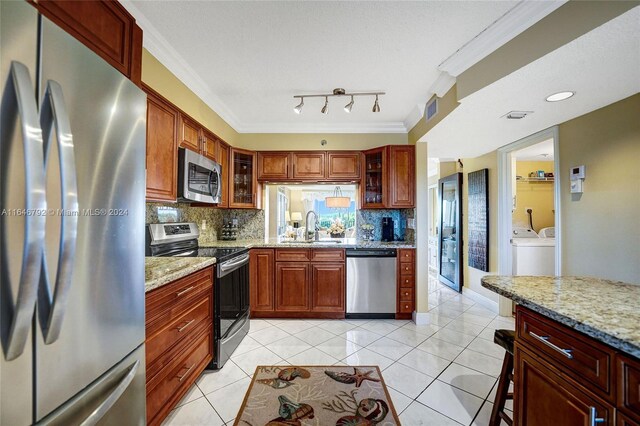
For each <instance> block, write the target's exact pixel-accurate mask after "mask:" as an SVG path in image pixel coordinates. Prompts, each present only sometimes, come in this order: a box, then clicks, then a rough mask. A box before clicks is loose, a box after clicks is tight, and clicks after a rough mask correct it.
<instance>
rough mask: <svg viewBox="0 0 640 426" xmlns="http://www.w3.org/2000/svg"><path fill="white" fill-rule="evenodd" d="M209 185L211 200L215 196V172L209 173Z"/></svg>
mask: <svg viewBox="0 0 640 426" xmlns="http://www.w3.org/2000/svg"><path fill="white" fill-rule="evenodd" d="M207 185H208V187H209V194H211V198H214V197H215V195H213V171H210V172H209V182H208V184H207Z"/></svg>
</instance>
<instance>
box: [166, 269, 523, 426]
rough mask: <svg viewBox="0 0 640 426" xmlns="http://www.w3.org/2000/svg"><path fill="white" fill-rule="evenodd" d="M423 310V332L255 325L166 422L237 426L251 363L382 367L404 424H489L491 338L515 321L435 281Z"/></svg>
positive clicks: (350, 323)
mask: <svg viewBox="0 0 640 426" xmlns="http://www.w3.org/2000/svg"><path fill="white" fill-rule="evenodd" d="M429 307H430V310H429V314H428V317H429V324H427V325H416V324H414V323H413V322H411V321H396V320H329V321H326V320H251V332H250V333H249V335H248V336H247V337H246V338H245V339H244V341H243V342H242V344H241V345H240V347H238V349H237V350H236V351H235V353H234V354H233V356H232V357H231V360H230V361H229V362H228V363H227V364H226V365H225V367H224V368H223V369H221V370H219V371H215V372H213V371H205V372H204V373H203V374H202V376H201V377H200V378H199V379H198V381H197V383H196V384H195V385H194V386H193V387H192V389H191V390H190V391H189V393H188V394H187V395H186V396H185V397H184V398H183V400H182V401H181V402H180V403H179V405H178V407H177V408H176V409H174V410H173V411H172V412H171V414H170V415H169V417H168V418H167V419H166V421H165V423H164V424H165V425H188V426H200V425H210V426H216V425H225V424H233V420H234V418H235V417H236V415H237V412H238V409H239V408H240V405H241V403H242V400H243V398H244V394H245V392H246V390H247V389H248V387H249V383H250V381H251V375H252V374H253V372H254V370H255V367H256V366H257V365H274V364H275V365H278V364H280V365H286V364H292V365H313V364H321V365H332V364H340V365H378V366H379V367H380V369H381V370H382V375H383V377H384V379H385V382H386V383H387V387H388V388H389V392H390V394H391V398H392V400H393V403H394V406H395V408H396V411H397V412H398V414H399V416H400V420H401V422H402V424H403V425H408V426H413V425H437V426H446V425H457V426H458V425H474V426H483V425H487V424H488V422H489V416H490V414H491V409H492V408H493V400H494V398H495V391H496V382H497V377H498V375H499V374H500V368H501V365H502V358H503V356H504V351H503V349H502V348H500V347H499V346H497V345H496V344H494V343H493V341H492V339H493V332H494V330H495V329H496V328H508V329H514V321H513V318H506V317H498V316H497V315H496V314H494V313H493V312H491V311H489V310H487V309H485V308H484V307H483V306H482V305H479V304H476V303H475V302H474V301H473V300H471V299H469V298H467V297H465V296H462V295H460V294H458V293H456V292H454V291H452V290H450V289H449V288H448V287H445V286H443V285H442V284H440V283H438V282H437V280H435V279H431V280H430V282H429ZM507 407H508V408H509V409H512V402H511V401H508V402H507ZM503 424H504V423H503Z"/></svg>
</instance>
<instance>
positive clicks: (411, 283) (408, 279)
mask: <svg viewBox="0 0 640 426" xmlns="http://www.w3.org/2000/svg"><path fill="white" fill-rule="evenodd" d="M399 280H400V287H405V288H414V287H415V283H416V278H415V276H413V275H403V276H401V277H400V278H399Z"/></svg>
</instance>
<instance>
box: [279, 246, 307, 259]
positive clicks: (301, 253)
mask: <svg viewBox="0 0 640 426" xmlns="http://www.w3.org/2000/svg"><path fill="white" fill-rule="evenodd" d="M310 259H311V256H310V250H309V249H277V250H276V262H308V261H309V260H310Z"/></svg>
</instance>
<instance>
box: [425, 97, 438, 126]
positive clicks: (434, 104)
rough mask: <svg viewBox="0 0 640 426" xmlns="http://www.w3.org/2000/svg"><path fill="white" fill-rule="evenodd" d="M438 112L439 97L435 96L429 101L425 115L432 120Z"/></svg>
mask: <svg viewBox="0 0 640 426" xmlns="http://www.w3.org/2000/svg"><path fill="white" fill-rule="evenodd" d="M437 113H438V97H437V96H434V97H433V99H431V100H430V101H429V102H427V106H426V107H425V117H426V120H427V121H429V120H431V119H432V118H433V117H434V116H435V115H436V114H437Z"/></svg>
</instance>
